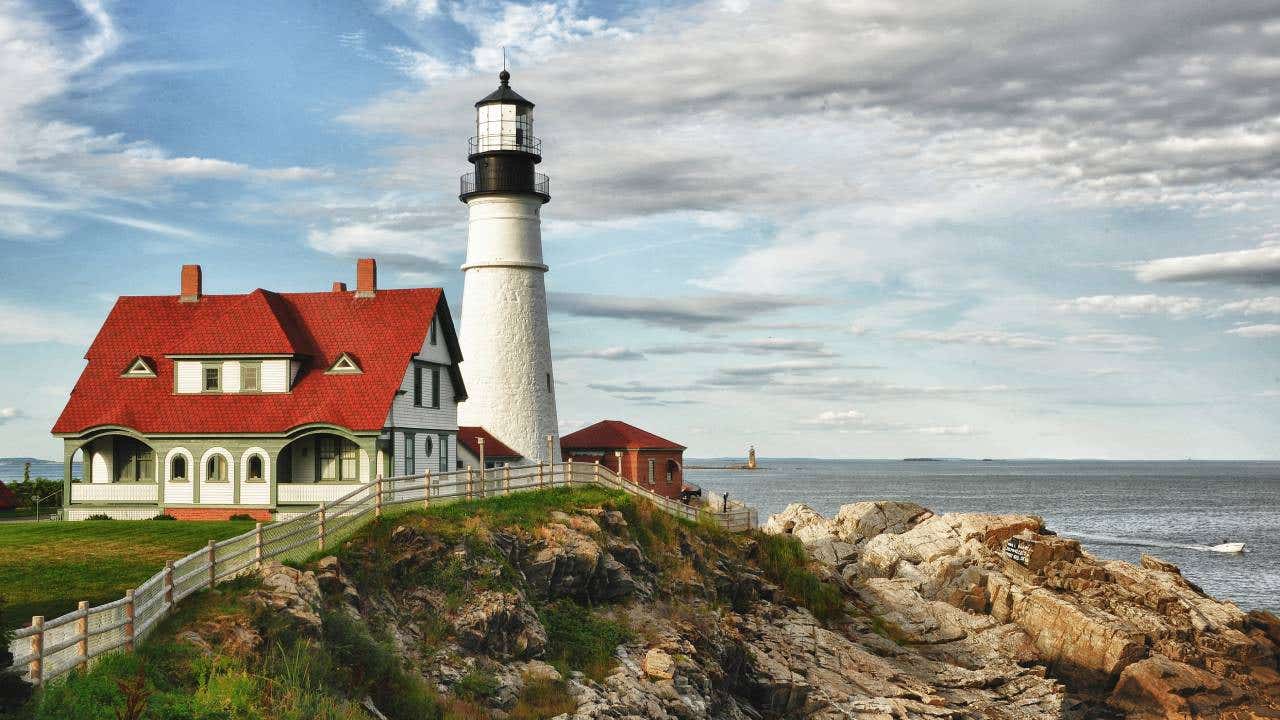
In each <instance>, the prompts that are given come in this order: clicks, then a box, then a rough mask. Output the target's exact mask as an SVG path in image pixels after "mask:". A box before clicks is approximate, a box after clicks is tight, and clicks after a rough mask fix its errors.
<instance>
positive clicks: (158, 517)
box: [151, 513, 178, 520]
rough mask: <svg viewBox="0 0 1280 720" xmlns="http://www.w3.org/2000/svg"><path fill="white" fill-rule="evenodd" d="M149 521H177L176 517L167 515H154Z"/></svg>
mask: <svg viewBox="0 0 1280 720" xmlns="http://www.w3.org/2000/svg"><path fill="white" fill-rule="evenodd" d="M151 519H152V520H177V519H178V518H176V517H174V516H172V515H169V514H167V513H160V514H159V515H156V516H155V517H153V518H151Z"/></svg>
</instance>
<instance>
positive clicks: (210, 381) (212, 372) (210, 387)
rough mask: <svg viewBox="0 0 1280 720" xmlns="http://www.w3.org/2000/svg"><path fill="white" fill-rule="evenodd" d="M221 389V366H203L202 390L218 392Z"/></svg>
mask: <svg viewBox="0 0 1280 720" xmlns="http://www.w3.org/2000/svg"><path fill="white" fill-rule="evenodd" d="M220 390H222V366H221V365H205V366H204V391H205V392H219V391H220Z"/></svg>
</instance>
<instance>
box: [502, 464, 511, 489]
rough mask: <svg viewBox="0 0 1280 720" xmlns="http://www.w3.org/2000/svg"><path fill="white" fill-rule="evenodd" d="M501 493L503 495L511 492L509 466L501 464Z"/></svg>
mask: <svg viewBox="0 0 1280 720" xmlns="http://www.w3.org/2000/svg"><path fill="white" fill-rule="evenodd" d="M502 494H503V495H510V494H511V466H510V465H503V466H502Z"/></svg>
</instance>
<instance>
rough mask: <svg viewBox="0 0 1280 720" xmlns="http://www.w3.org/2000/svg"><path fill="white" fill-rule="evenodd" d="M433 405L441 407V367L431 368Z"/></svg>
mask: <svg viewBox="0 0 1280 720" xmlns="http://www.w3.org/2000/svg"><path fill="white" fill-rule="evenodd" d="M431 407H433V408H438V407H440V369H439V368H432V369H431Z"/></svg>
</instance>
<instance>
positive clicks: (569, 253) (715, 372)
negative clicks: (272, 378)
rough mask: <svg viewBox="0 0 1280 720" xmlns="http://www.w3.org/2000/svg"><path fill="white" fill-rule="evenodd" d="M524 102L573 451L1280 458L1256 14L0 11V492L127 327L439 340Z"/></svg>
mask: <svg viewBox="0 0 1280 720" xmlns="http://www.w3.org/2000/svg"><path fill="white" fill-rule="evenodd" d="M504 46H505V47H506V48H507V52H508V55H509V57H510V61H511V69H512V72H513V81H512V84H513V86H514V87H516V88H517V89H518V90H519V92H521V93H522V94H523V95H525V96H526V97H528V98H530V99H531V100H533V101H534V102H536V103H537V104H538V108H537V116H536V130H535V132H536V133H537V134H538V135H539V136H541V137H542V138H543V141H544V148H545V150H544V158H545V159H544V163H543V166H542V168H541V169H542V170H544V171H545V172H547V173H548V174H549V175H550V176H551V177H552V197H553V199H552V202H551V204H550V205H549V206H547V208H546V209H545V212H544V226H543V233H544V244H545V251H546V256H547V259H548V262H549V264H550V265H551V268H552V270H551V273H550V274H549V275H548V277H547V282H548V289H549V291H550V293H551V305H552V311H553V316H552V333H553V337H552V345H553V349H554V352H555V354H556V356H557V359H556V370H557V377H558V383H559V389H558V391H559V398H560V400H559V403H560V405H559V412H560V417H561V421H562V425H563V426H564V429H565V430H572V429H576V428H577V427H581V426H583V425H585V424H587V423H589V422H593V421H594V420H596V419H599V418H601V417H614V418H621V419H626V420H629V421H631V422H633V423H635V424H638V425H642V426H644V427H646V428H647V429H649V430H652V431H654V432H657V433H659V434H661V435H664V436H667V437H670V438H672V439H675V440H679V441H681V442H683V443H685V444H687V445H688V446H689V447H690V451H691V453H692V454H695V455H719V454H738V453H741V452H742V451H743V449H744V448H745V446H746V445H747V444H748V443H754V444H755V445H757V446H758V447H759V448H760V449H761V452H762V454H764V455H766V456H768V455H773V456H803V455H811V456H824V457H897V456H904V455H948V456H951V455H962V456H978V457H983V456H991V457H1029V456H1032V457H1101V458H1182V457H1197V458H1280V449H1278V448H1280V446H1277V444H1276V443H1275V438H1276V437H1277V436H1278V433H1280V287H1278V286H1280V211H1278V210H1277V204H1276V202H1275V198H1276V197H1277V190H1278V189H1280V187H1278V185H1280V183H1278V182H1277V179H1278V178H1280V93H1276V92H1275V90H1274V88H1275V87H1276V86H1277V84H1280V7H1277V6H1276V5H1275V4H1274V3H1271V2H1248V1H1244V0H1237V1H1235V2H1221V3H1211V4H1207V3H1201V2H1162V3H1144V2H1138V3H1125V4H1116V3H1109V2H1088V1H1084V0H1080V1H1074V2H1049V3H1034V4H1028V3H1022V2H1012V1H1010V2H999V1H997V2H990V1H982V2H979V1H978V0H945V1H944V2H937V3H918V4H911V3H881V2H834V1H832V2H824V1H822V0H802V1H796V2H788V3H765V2H750V1H748V0H726V1H723V2H707V3H685V4H680V3H657V4H650V3H640V2H629V3H588V2H546V3H534V4H523V3H507V2H472V1H461V2H450V1H449V0H438V1H435V2H432V1H428V0H385V1H377V2H368V3H354V2H353V3H310V2H306V3H304V2H293V3H260V2H219V3H170V2H135V3H128V4H125V3H100V2H89V1H88V0H84V1H82V2H56V1H52V0H46V1H44V2H36V3H30V2H18V1H14V0H6V1H4V2H0V67H3V68H4V72H3V73H0V252H3V256H4V262H3V264H2V265H0V357H3V358H4V359H5V360H6V361H7V362H6V363H5V367H6V368H7V371H6V372H5V373H0V454H3V455H35V456H44V457H58V456H59V455H60V448H59V444H58V442H57V441H55V440H54V439H53V438H51V437H50V436H49V434H48V429H49V427H50V426H51V425H52V423H53V421H54V419H55V418H56V416H57V414H58V412H59V411H60V410H61V407H62V404H63V403H64V402H65V399H66V396H67V393H68V392H69V390H70V388H71V386H72V385H73V384H74V382H75V379H76V377H77V376H78V374H79V372H80V370H81V368H82V367H83V359H82V357H83V354H84V351H85V348H86V347H87V346H88V343H89V341H90V340H91V339H92V337H93V334H94V333H95V331H96V329H97V327H98V325H99V324H100V323H101V321H102V319H103V318H104V317H105V315H106V313H107V311H108V310H109V309H110V307H111V304H112V302H113V301H114V299H115V297H116V296H118V295H122V294H169V293H174V292H176V290H177V284H178V268H179V266H180V265H181V264H182V263H186V262H198V263H200V264H201V265H202V266H203V267H204V277H205V284H206V289H207V290H208V291H209V292H215V293H216V292H244V291H247V290H251V289H253V288H255V287H266V288H270V289H275V290H282V291H293V290H316V289H322V288H327V287H328V285H329V283H330V282H332V281H334V280H347V281H350V280H352V276H353V274H354V272H353V268H354V258H356V257H360V256H367V255H372V256H375V257H377V258H379V260H380V263H381V269H382V271H381V282H382V284H384V285H394V286H418V285H432V286H435V285H439V286H443V287H444V288H445V290H446V292H447V293H448V296H449V298H450V300H451V301H452V303H453V305H454V311H455V312H457V311H458V310H459V307H458V305H459V303H460V297H461V292H460V291H461V273H460V272H459V271H458V266H459V265H460V264H461V261H462V258H463V255H464V252H465V226H464V221H465V207H464V206H463V205H462V204H461V203H459V202H458V201H457V198H456V183H457V176H458V175H459V174H461V173H462V172H464V171H466V170H467V165H466V157H465V155H466V145H465V142H466V138H467V136H468V135H469V134H470V132H469V127H470V125H471V124H472V122H473V120H474V118H473V115H472V113H473V110H472V107H471V103H472V102H473V101H474V100H475V99H476V98H479V97H481V96H483V95H485V94H487V93H488V92H489V91H490V90H491V89H492V88H493V86H494V85H495V81H496V80H495V75H496V72H497V70H498V69H500V67H501V58H502V50H501V48H502V47H504Z"/></svg>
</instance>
